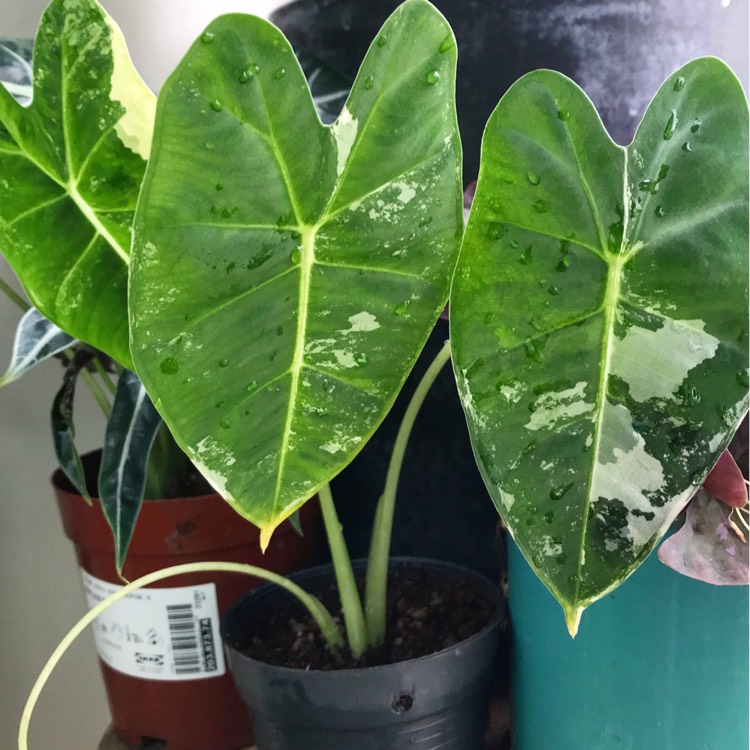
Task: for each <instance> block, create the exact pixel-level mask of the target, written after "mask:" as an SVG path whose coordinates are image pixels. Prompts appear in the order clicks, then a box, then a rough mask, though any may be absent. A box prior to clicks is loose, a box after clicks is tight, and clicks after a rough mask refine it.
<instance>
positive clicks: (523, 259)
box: [518, 245, 532, 266]
mask: <svg viewBox="0 0 750 750" xmlns="http://www.w3.org/2000/svg"><path fill="white" fill-rule="evenodd" d="M531 253H532V246H531V245H526V247H525V248H524V249H523V252H522V253H521V254H520V255H519V256H518V262H519V263H520V264H521V265H524V266H528V265H529V263H531Z"/></svg>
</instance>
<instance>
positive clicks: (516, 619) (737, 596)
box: [508, 543, 749, 750]
mask: <svg viewBox="0 0 750 750" xmlns="http://www.w3.org/2000/svg"><path fill="white" fill-rule="evenodd" d="M508 555H509V561H508V562H509V579H510V609H511V619H512V626H513V645H514V648H513V656H512V659H513V664H512V680H513V687H512V691H513V694H512V699H513V712H514V724H515V728H514V733H515V741H514V749H515V750H584V749H585V750H738V749H739V748H747V747H748V632H749V631H748V604H749V601H748V587H747V586H712V585H709V584H706V583H703V582H701V581H696V580H693V579H690V578H686V577H684V576H681V575H679V574H678V573H675V572H674V571H672V570H670V569H669V568H667V567H666V566H665V565H663V564H662V563H661V562H659V560H658V558H657V557H656V555H655V554H652V555H651V556H650V557H649V558H648V559H647V560H646V562H645V563H644V564H643V565H642V566H641V567H640V568H639V569H638V570H637V571H636V572H635V573H634V574H633V575H632V576H631V577H630V578H629V579H628V580H627V581H626V582H625V583H624V584H623V585H622V586H621V587H620V588H618V589H617V590H616V591H615V592H614V593H612V594H610V595H609V596H607V597H605V598H604V599H602V600H601V601H599V602H597V603H595V604H594V605H593V606H592V607H591V608H590V609H588V610H586V612H584V614H583V618H582V621H581V627H580V630H579V632H578V635H577V637H576V638H575V640H573V639H571V638H570V636H569V635H568V633H567V630H566V628H565V622H564V619H563V613H562V609H561V607H560V605H559V604H558V603H557V602H556V601H555V599H554V598H553V597H552V595H551V594H550V593H549V591H547V589H546V588H545V586H544V585H543V584H542V583H541V582H540V581H539V580H538V579H537V578H536V576H535V575H534V573H533V572H532V570H531V568H530V567H529V565H528V563H527V562H526V561H525V560H524V558H523V556H522V555H521V553H520V551H519V550H518V548H517V547H516V545H515V544H513V543H511V544H509V553H508Z"/></svg>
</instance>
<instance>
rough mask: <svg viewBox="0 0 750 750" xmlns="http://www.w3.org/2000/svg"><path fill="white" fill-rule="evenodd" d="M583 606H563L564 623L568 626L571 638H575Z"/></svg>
mask: <svg viewBox="0 0 750 750" xmlns="http://www.w3.org/2000/svg"><path fill="white" fill-rule="evenodd" d="M583 610H584V608H583V607H573V608H572V609H568V608H567V607H566V608H565V624H566V625H567V626H568V632H569V633H570V637H571V638H575V637H576V635H578V626H579V625H580V624H581V615H582V614H583Z"/></svg>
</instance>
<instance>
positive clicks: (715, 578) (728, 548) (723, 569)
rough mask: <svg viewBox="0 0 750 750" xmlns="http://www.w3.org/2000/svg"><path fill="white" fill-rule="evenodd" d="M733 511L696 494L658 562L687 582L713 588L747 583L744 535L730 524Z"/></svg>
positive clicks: (704, 494) (709, 497)
mask: <svg viewBox="0 0 750 750" xmlns="http://www.w3.org/2000/svg"><path fill="white" fill-rule="evenodd" d="M731 514H732V509H731V508H728V507H727V506H726V505H725V504H724V503H722V502H720V501H719V500H716V498H714V497H712V496H711V495H709V494H708V492H704V491H699V492H698V493H697V494H696V496H695V497H694V498H693V499H692V500H691V501H690V503H689V504H688V507H687V514H686V517H685V525H684V526H683V527H682V528H681V529H680V530H679V531H677V532H676V533H675V534H673V535H672V536H670V537H669V539H667V540H666V541H664V542H663V543H662V545H661V547H659V552H658V555H659V559H660V560H661V561H662V562H663V563H664V564H665V565H668V566H669V567H670V568H672V569H673V570H676V571H677V572H678V573H681V574H682V575H685V576H688V578H696V579H698V580H699V581H704V582H706V583H712V584H714V585H715V586H747V584H748V583H750V575H749V569H748V544H747V539H746V538H745V539H743V538H741V537H740V536H739V535H738V533H737V531H739V532H740V533H741V534H743V535H744V533H745V532H743V531H742V529H740V527H739V526H737V525H736V524H734V523H733V522H732V520H731Z"/></svg>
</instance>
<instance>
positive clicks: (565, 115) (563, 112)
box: [557, 109, 570, 122]
mask: <svg viewBox="0 0 750 750" xmlns="http://www.w3.org/2000/svg"><path fill="white" fill-rule="evenodd" d="M557 117H558V119H560V120H562V121H563V122H565V121H566V120H569V119H570V112H568V110H567V109H558V110H557Z"/></svg>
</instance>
